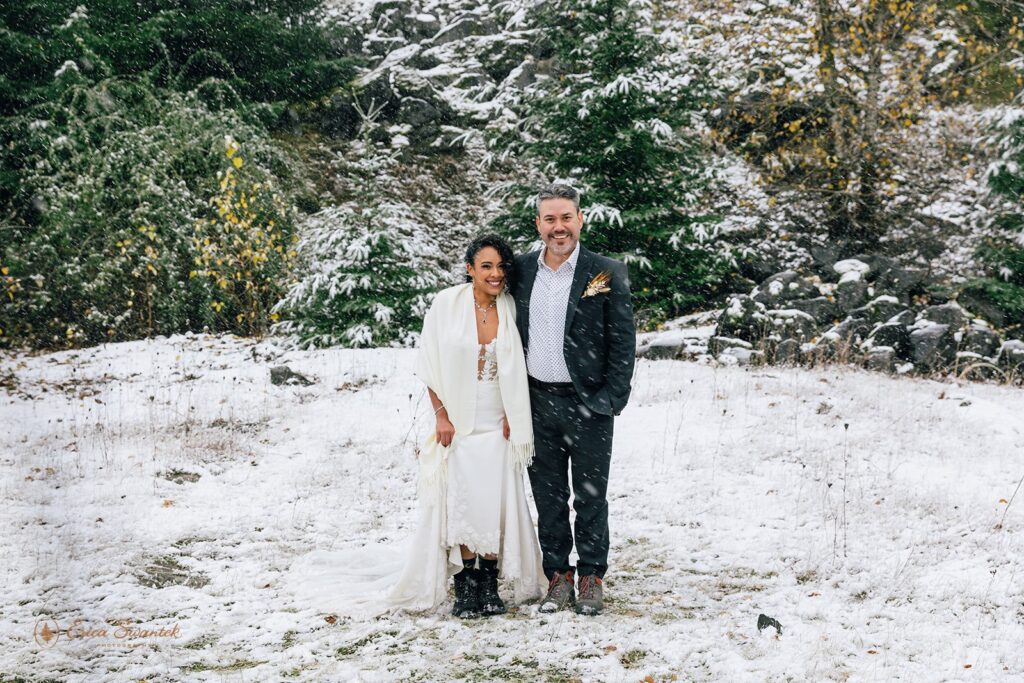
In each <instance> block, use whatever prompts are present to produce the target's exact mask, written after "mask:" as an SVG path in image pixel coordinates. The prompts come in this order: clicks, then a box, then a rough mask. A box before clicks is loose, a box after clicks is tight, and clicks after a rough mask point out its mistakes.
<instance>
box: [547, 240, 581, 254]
mask: <svg viewBox="0 0 1024 683" xmlns="http://www.w3.org/2000/svg"><path fill="white" fill-rule="evenodd" d="M576 242H577V240H568V241H566V243H565V244H563V245H562V246H559V245H557V244H556V243H555V240H554V238H553V237H552V239H551V241H550V242H548V249H550V250H551V253H552V254H556V255H557V256H568V255H569V254H571V253H572V250H573V249H575V248H576Z"/></svg>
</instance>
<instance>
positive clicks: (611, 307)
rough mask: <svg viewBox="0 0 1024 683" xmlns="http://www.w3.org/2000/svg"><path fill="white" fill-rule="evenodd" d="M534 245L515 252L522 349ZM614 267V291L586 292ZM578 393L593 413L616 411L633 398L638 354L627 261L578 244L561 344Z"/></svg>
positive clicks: (534, 271) (526, 335)
mask: <svg viewBox="0 0 1024 683" xmlns="http://www.w3.org/2000/svg"><path fill="white" fill-rule="evenodd" d="M539 253H540V252H537V251H534V252H531V253H529V254H523V255H521V256H517V257H516V279H515V282H516V284H515V288H514V289H513V290H512V295H513V296H514V297H515V300H516V324H517V325H518V326H519V335H520V336H521V337H522V339H523V349H527V348H528V347H529V345H530V296H531V295H532V294H533V282H534V280H535V279H536V277H537V268H538V265H537V256H538V254H539ZM602 271H606V272H608V273H611V285H610V287H611V291H610V292H607V293H604V294H596V295H593V296H588V297H585V298H584V297H583V291H584V290H585V289H586V286H587V284H588V283H589V282H590V281H591V279H592V278H593V277H594V276H595V275H597V274H598V273H600V272H602ZM562 353H563V354H564V356H565V364H566V366H568V368H569V376H570V377H571V378H572V383H573V386H575V388H576V393H578V394H579V395H580V398H581V399H582V400H583V404H584V405H586V406H587V408H589V409H590V410H592V411H594V412H595V413H600V414H602V415H618V414H619V413H620V412H622V409H623V408H624V407H626V401H627V400H629V392H630V380H631V379H632V378H633V364H634V362H635V359H636V324H635V323H634V321H633V302H632V299H631V296H630V293H629V270H628V268H627V267H626V264H625V263H622V262H620V261H616V260H614V259H610V258H607V257H605V256H600V255H598V254H595V253H594V252H592V251H590V250H588V249H586V248H584V247H583V245H582V244H580V255H579V258H578V260H577V261H576V270H575V272H574V274H573V280H572V289H571V290H570V291H569V303H568V308H567V309H566V316H565V343H564V345H563V346H562Z"/></svg>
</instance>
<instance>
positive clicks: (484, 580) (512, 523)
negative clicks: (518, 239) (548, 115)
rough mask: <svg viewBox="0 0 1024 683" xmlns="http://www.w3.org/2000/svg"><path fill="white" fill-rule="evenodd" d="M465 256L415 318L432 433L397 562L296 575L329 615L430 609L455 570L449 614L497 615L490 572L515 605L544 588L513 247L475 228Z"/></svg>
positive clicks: (324, 564)
mask: <svg viewBox="0 0 1024 683" xmlns="http://www.w3.org/2000/svg"><path fill="white" fill-rule="evenodd" d="M465 261H466V280H467V282H466V283H465V284H461V285H455V286H453V287H449V288H447V289H444V290H442V291H441V292H439V293H438V294H437V296H436V297H435V299H434V301H433V304H432V305H431V307H430V310H429V311H428V312H427V314H426V316H425V317H424V319H423V332H422V334H421V336H420V343H419V348H418V351H417V360H416V376H417V377H418V378H419V379H421V380H422V381H423V382H424V383H425V384H426V386H427V393H428V395H429V396H430V402H431V405H432V411H433V419H434V421H435V428H434V430H433V431H432V433H431V434H430V436H429V437H428V439H427V441H426V443H425V444H424V445H423V446H422V447H421V448H420V449H419V453H418V461H419V497H420V500H419V517H418V521H417V525H416V532H415V533H414V535H413V537H412V538H411V540H410V543H409V547H408V549H407V552H406V554H405V558H404V562H400V561H395V560H391V561H390V562H386V561H381V559H380V558H381V557H382V556H383V555H385V554H386V550H387V549H384V552H382V549H379V548H363V549H362V551H361V552H362V556H359V553H355V554H351V553H350V554H348V555H346V556H345V557H344V558H342V559H341V560H340V561H339V560H338V559H337V558H336V557H332V556H326V557H325V558H320V559H319V561H317V560H316V559H313V558H310V559H308V560H307V562H309V561H312V562H313V563H314V564H319V565H320V566H319V575H318V573H317V569H318V568H317V567H305V568H304V569H305V570H306V571H302V572H300V574H299V575H300V576H301V577H302V578H301V584H302V585H301V592H302V593H305V594H307V595H308V596H309V597H313V596H314V595H315V596H316V598H317V600H318V601H320V602H323V601H324V599H325V598H326V601H327V602H328V603H332V605H331V606H332V607H334V608H336V609H338V611H341V612H345V613H348V614H351V615H366V616H369V615H374V614H380V613H383V612H388V611H392V610H396V609H401V610H405V611H424V610H433V609H436V608H437V607H438V606H439V605H440V604H442V603H443V602H444V601H445V600H446V599H447V597H448V586H449V577H453V582H454V584H455V603H454V606H453V608H452V614H453V615H455V616H457V617H460V618H464V619H465V618H472V617H477V616H491V615H495V614H502V613H504V612H505V611H506V607H505V604H504V602H503V601H502V599H501V597H500V595H499V593H498V578H499V577H501V578H503V579H506V580H511V582H512V586H513V591H514V594H513V597H514V600H515V601H516V602H523V601H526V600H532V599H535V598H538V597H540V596H541V595H543V592H544V590H545V588H546V585H547V579H546V578H545V576H544V570H543V566H542V562H541V552H540V545H539V543H538V541H537V535H536V530H535V528H534V526H533V520H532V518H531V517H530V510H529V507H528V505H527V502H526V493H525V488H524V485H523V469H524V468H525V467H526V466H527V465H528V464H529V463H530V461H531V459H532V458H533V425H532V419H531V415H530V395H529V388H528V385H527V379H526V361H525V356H524V354H523V348H522V342H521V341H520V337H519V333H518V332H517V330H516V327H515V310H516V309H515V305H514V302H513V300H512V297H511V296H510V295H509V294H507V293H506V289H507V288H508V287H509V286H510V284H511V280H512V278H513V277H514V273H513V270H512V269H513V263H514V260H513V253H512V250H511V249H510V248H509V246H508V244H506V243H505V241H504V240H502V239H501V238H500V237H497V236H495V235H484V236H482V237H478V238H477V239H475V240H473V241H472V242H471V243H470V244H469V246H468V248H467V249H466V257H465ZM375 562H376V564H374V563H375ZM300 564H302V563H296V565H295V568H293V571H295V570H296V568H298V567H299V565H300ZM310 569H312V571H310ZM318 583H319V585H318ZM300 599H301V597H300Z"/></svg>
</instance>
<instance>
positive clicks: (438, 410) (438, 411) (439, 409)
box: [434, 406, 444, 415]
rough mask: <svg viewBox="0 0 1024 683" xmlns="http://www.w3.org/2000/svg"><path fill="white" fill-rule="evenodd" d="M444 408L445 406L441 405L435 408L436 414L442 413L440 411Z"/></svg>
mask: <svg viewBox="0 0 1024 683" xmlns="http://www.w3.org/2000/svg"><path fill="white" fill-rule="evenodd" d="M442 410H444V406H441V407H440V408H438V409H437V410H435V411H434V415H437V414H438V413H440V412H441V411H442Z"/></svg>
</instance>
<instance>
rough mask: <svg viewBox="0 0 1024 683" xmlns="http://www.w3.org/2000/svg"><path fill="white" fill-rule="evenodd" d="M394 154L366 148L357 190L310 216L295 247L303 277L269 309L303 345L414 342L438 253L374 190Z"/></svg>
mask: <svg viewBox="0 0 1024 683" xmlns="http://www.w3.org/2000/svg"><path fill="white" fill-rule="evenodd" d="M394 163H395V153H393V152H392V153H388V152H383V151H381V152H377V153H374V152H372V151H371V152H369V153H368V154H367V155H366V156H364V157H362V158H360V159H359V160H358V161H357V162H356V164H354V166H355V167H356V168H354V169H353V171H354V172H356V173H358V174H359V176H360V182H358V184H357V186H358V187H359V188H360V189H361V191H360V192H359V193H358V194H357V196H355V197H354V198H353V200H352V201H348V202H345V203H342V204H338V205H335V206H332V207H330V208H328V209H324V210H323V211H321V212H319V213H317V214H314V215H313V216H311V217H310V218H309V219H308V220H307V222H306V224H305V226H304V227H303V229H302V231H301V239H300V241H299V245H298V251H299V259H300V267H299V269H298V272H300V273H302V274H303V275H302V277H301V279H299V280H298V281H297V282H295V283H294V284H293V285H292V286H291V287H290V288H289V290H288V293H287V295H286V296H285V297H284V298H283V299H282V300H281V301H280V302H278V304H277V305H276V306H275V307H274V313H275V314H276V315H279V316H281V318H282V321H281V322H280V323H279V324H278V325H276V326H275V331H278V332H281V333H284V334H289V335H293V336H294V337H295V339H296V340H297V342H298V344H299V346H300V347H302V348H310V347H315V346H335V345H339V346H347V347H364V346H388V345H411V344H413V343H415V341H416V338H417V334H418V332H419V329H420V326H421V323H422V319H423V314H424V313H426V311H427V308H428V306H429V304H430V301H431V299H432V297H433V294H434V292H436V291H437V290H438V289H440V288H441V287H442V286H443V284H444V283H445V281H446V271H445V269H444V268H443V266H442V260H443V259H442V255H441V252H440V251H439V250H438V248H437V245H436V244H435V242H434V241H433V240H432V239H430V237H429V236H428V232H427V230H426V228H425V226H424V225H423V224H422V223H421V222H419V221H418V220H417V219H416V216H415V214H414V212H413V211H412V210H411V209H410V207H409V206H408V205H407V204H405V203H402V202H400V201H395V200H392V199H388V198H386V197H385V196H384V193H382V192H381V190H380V188H379V187H378V183H380V182H381V181H382V180H383V179H386V178H387V177H388V172H389V170H393V166H394Z"/></svg>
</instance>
